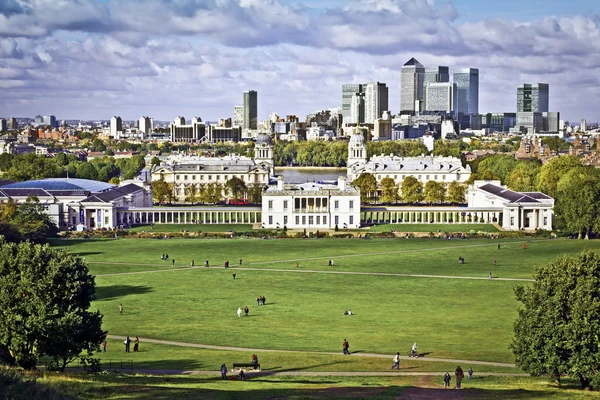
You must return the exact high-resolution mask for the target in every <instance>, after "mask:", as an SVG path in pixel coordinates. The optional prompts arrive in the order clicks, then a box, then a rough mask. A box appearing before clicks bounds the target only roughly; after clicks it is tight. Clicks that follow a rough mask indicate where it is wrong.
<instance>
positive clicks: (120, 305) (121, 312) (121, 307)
mask: <svg viewBox="0 0 600 400" xmlns="http://www.w3.org/2000/svg"><path fill="white" fill-rule="evenodd" d="M119 314H121V315H123V304H119Z"/></svg>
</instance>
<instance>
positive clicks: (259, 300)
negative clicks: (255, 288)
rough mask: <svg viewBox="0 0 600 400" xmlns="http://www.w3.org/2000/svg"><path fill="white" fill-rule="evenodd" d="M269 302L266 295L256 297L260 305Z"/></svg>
mask: <svg viewBox="0 0 600 400" xmlns="http://www.w3.org/2000/svg"><path fill="white" fill-rule="evenodd" d="M266 303H267V298H266V297H265V296H258V297H257V298H256V304H258V305H259V306H264V305H265V304H266Z"/></svg>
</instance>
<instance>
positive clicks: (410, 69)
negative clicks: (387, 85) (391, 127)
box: [400, 58, 425, 111]
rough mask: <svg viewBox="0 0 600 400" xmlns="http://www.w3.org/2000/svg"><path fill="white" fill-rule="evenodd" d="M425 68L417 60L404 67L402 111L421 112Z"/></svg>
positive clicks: (410, 61) (401, 74)
mask: <svg viewBox="0 0 600 400" xmlns="http://www.w3.org/2000/svg"><path fill="white" fill-rule="evenodd" d="M424 80H425V68H424V67H423V65H422V64H421V63H420V62H418V61H417V60H416V59H415V58H411V59H410V60H408V61H407V62H406V64H404V65H403V66H402V71H401V72H400V111H421V102H422V101H423V81H424Z"/></svg>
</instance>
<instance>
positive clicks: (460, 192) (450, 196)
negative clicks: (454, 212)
mask: <svg viewBox="0 0 600 400" xmlns="http://www.w3.org/2000/svg"><path fill="white" fill-rule="evenodd" d="M466 194H467V187H466V186H465V185H461V184H460V183H458V182H456V181H452V182H450V183H449V184H448V191H447V195H446V201H447V202H448V203H458V204H465V203H466V202H467V196H466Z"/></svg>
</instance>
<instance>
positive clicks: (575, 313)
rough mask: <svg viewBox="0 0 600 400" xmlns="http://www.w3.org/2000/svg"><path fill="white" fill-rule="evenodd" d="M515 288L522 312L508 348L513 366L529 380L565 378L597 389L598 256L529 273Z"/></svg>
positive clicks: (559, 262) (574, 258) (579, 257)
mask: <svg viewBox="0 0 600 400" xmlns="http://www.w3.org/2000/svg"><path fill="white" fill-rule="evenodd" d="M534 278H535V282H534V284H533V285H532V286H523V285H518V286H516V287H515V289H514V290H515V294H516V297H517V300H518V301H520V302H521V303H522V304H523V306H522V307H521V308H520V309H519V311H518V316H517V319H516V321H515V325H514V338H513V340H512V342H511V344H510V348H511V349H512V351H513V353H514V355H515V359H516V362H517V366H519V368H522V369H523V370H524V371H526V372H528V373H530V374H531V375H534V376H539V375H542V374H551V375H553V376H554V377H555V378H556V379H559V377H560V375H563V374H568V375H570V376H574V377H577V378H579V380H580V382H581V385H582V387H584V388H585V387H589V386H592V387H595V388H599V387H600V339H599V336H598V332H600V300H599V299H600V254H598V253H596V252H582V253H581V254H579V255H577V256H571V257H563V258H561V259H558V260H555V261H554V262H551V263H550V264H548V265H545V266H543V267H539V268H537V269H536V270H535V275H534Z"/></svg>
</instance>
